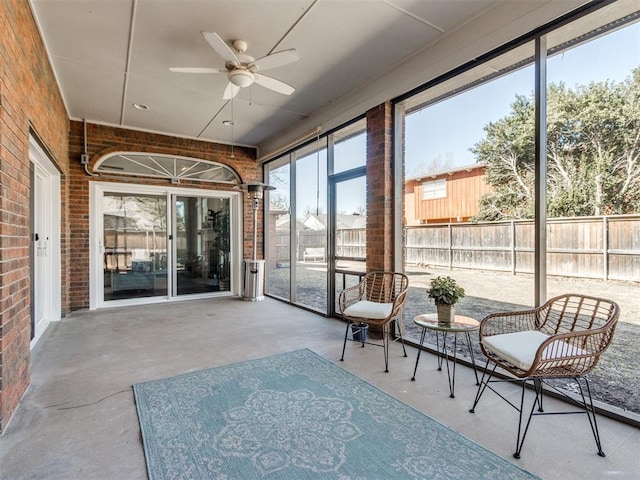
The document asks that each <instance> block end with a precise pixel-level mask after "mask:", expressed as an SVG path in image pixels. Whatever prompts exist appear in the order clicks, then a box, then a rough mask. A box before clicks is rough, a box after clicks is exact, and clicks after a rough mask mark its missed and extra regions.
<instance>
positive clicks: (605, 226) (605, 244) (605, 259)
mask: <svg viewBox="0 0 640 480" xmlns="http://www.w3.org/2000/svg"><path fill="white" fill-rule="evenodd" d="M602 279H603V280H604V281H605V282H606V281H607V280H609V217H607V216H606V215H604V216H603V217H602Z"/></svg>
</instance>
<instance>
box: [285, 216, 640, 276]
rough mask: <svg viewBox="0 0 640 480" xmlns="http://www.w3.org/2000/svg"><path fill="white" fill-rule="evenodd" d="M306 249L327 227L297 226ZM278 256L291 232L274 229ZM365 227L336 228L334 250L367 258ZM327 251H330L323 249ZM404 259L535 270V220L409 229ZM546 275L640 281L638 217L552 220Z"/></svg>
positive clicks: (300, 248)
mask: <svg viewBox="0 0 640 480" xmlns="http://www.w3.org/2000/svg"><path fill="white" fill-rule="evenodd" d="M296 234H297V238H298V242H297V255H296V256H297V260H302V259H303V254H304V251H305V248H307V247H312V248H317V247H324V248H325V249H326V242H327V232H326V230H299V231H298V232H297V233H296ZM276 245H277V253H276V255H277V259H278V260H284V259H288V258H289V231H288V230H277V231H276ZM365 245H366V232H365V229H348V230H339V231H338V232H336V254H337V255H338V256H343V257H360V258H364V257H365V256H366V248H365ZM325 251H326V250H325ZM405 261H406V262H407V263H410V264H423V265H432V266H442V267H449V268H471V269H479V270H496V271H505V272H512V273H514V274H515V273H533V265H534V223H533V220H517V221H516V220H514V221H507V222H488V223H446V224H431V225H420V226H416V227H405ZM547 274H549V275H560V276H572V277H583V278H598V279H604V280H632V281H640V215H615V216H613V215H612V216H599V217H576V218H561V219H550V220H548V221H547Z"/></svg>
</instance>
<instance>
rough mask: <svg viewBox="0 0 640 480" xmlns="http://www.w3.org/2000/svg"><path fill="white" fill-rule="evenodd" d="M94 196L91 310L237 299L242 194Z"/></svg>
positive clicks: (105, 192)
mask: <svg viewBox="0 0 640 480" xmlns="http://www.w3.org/2000/svg"><path fill="white" fill-rule="evenodd" d="M92 189H93V190H95V192H93V194H92V196H93V198H94V200H95V208H94V209H93V210H94V214H93V216H92V218H93V223H95V225H94V226H92V229H91V231H92V238H93V239H94V240H93V241H92V245H94V246H95V247H94V248H95V253H94V254H93V255H92V259H93V261H92V275H91V277H92V299H91V305H92V308H96V307H98V306H102V305H105V304H109V305H117V304H134V303H147V302H154V301H162V300H168V299H171V298H175V297H182V296H188V295H216V294H230V293H233V294H239V280H238V279H239V278H240V268H241V267H240V251H241V248H240V245H239V239H241V235H240V234H239V232H238V231H237V230H238V228H239V225H240V223H241V222H240V221H239V212H240V201H241V197H240V194H239V193H236V192H207V194H208V195H202V193H203V191H202V190H186V189H178V188H173V189H170V190H169V191H167V190H166V189H162V190H164V191H161V189H159V188H157V187H140V186H129V187H127V186H126V185H119V186H118V188H115V187H114V185H113V184H111V185H109V184H105V185H104V186H103V185H99V184H96V185H94V186H93V187H92ZM118 190H121V191H118ZM183 192H184V193H183ZM93 272H95V273H93ZM98 272H99V273H98Z"/></svg>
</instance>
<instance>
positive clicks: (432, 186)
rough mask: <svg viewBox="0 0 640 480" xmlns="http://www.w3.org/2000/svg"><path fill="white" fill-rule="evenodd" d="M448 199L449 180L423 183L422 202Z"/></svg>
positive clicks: (442, 179) (441, 179) (443, 179)
mask: <svg viewBox="0 0 640 480" xmlns="http://www.w3.org/2000/svg"><path fill="white" fill-rule="evenodd" d="M438 198H447V179H446V178H440V179H438V180H430V181H428V182H423V183H422V200H436V199H438Z"/></svg>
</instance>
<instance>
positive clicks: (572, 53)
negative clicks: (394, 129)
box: [296, 23, 640, 218]
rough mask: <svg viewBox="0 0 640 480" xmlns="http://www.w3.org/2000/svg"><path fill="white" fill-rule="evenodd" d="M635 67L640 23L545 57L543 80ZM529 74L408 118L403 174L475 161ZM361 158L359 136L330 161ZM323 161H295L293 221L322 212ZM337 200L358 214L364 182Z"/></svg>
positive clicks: (615, 77)
mask: <svg viewBox="0 0 640 480" xmlns="http://www.w3.org/2000/svg"><path fill="white" fill-rule="evenodd" d="M639 66H640V23H635V24H633V25H631V26H628V27H625V28H623V29H620V30H618V31H616V32H613V33H610V34H608V35H605V36H603V37H601V38H597V39H595V40H592V41H590V42H588V43H586V44H583V45H580V46H578V47H575V48H573V49H571V50H568V51H565V52H563V53H562V54H559V55H556V56H554V57H551V58H549V59H548V62H547V79H548V82H549V83H552V82H553V83H557V82H560V81H562V82H564V83H565V85H566V86H567V87H575V86H576V85H586V84H589V83H590V82H601V81H605V80H612V81H615V82H621V81H623V80H624V79H626V78H627V77H628V76H629V75H630V73H631V71H632V70H633V68H637V67H639ZM533 74H534V71H533V66H529V67H526V68H523V69H521V70H518V71H516V72H513V73H511V74H509V75H506V76H504V77H502V78H500V79H497V80H494V81H492V82H489V83H487V84H484V85H481V86H479V87H476V88H474V89H471V90H468V91H466V92H464V93H462V94H459V95H457V96H455V97H452V98H448V99H447V100H445V101H442V102H440V103H438V104H436V105H433V106H431V107H428V108H425V109H423V110H421V111H419V112H416V113H413V114H411V115H408V116H407V118H406V145H405V161H406V165H405V172H406V176H407V177H408V178H411V177H416V176H420V174H422V173H424V170H425V168H428V166H429V165H430V164H431V162H432V160H433V159H436V158H438V157H440V158H443V159H448V162H449V164H448V165H447V167H448V168H456V167H461V166H466V165H471V164H473V163H475V158H474V156H473V154H472V153H471V152H470V151H469V148H471V147H472V146H473V145H474V144H475V143H477V142H478V141H480V140H481V139H482V138H483V137H484V130H483V127H484V126H485V125H487V124H488V123H489V122H490V121H495V120H498V119H500V118H503V117H505V116H506V115H508V114H509V111H510V106H511V104H512V103H513V101H514V100H515V98H516V94H520V95H531V94H532V93H533V88H534V84H533ZM364 155H366V145H365V138H364V136H361V137H356V138H355V139H353V140H349V141H347V142H344V143H343V144H342V146H341V149H340V151H339V152H338V151H336V163H338V162H340V158H344V159H350V160H349V164H348V167H349V168H352V167H353V166H356V165H357V164H358V160H357V159H361V160H362V164H364ZM324 159H325V155H324V154H321V155H320V157H319V158H318V157H317V156H316V154H315V153H314V154H312V155H310V156H309V157H308V158H306V159H305V160H304V161H301V162H298V163H297V166H296V168H297V176H298V191H297V195H296V198H297V207H298V214H297V217H298V218H302V217H303V215H302V212H303V211H308V210H312V211H315V209H316V206H318V208H319V211H320V213H326V212H327V208H326V198H327V190H326V182H324V181H321V182H319V183H318V182H316V179H317V162H316V161H317V160H320V164H322V163H323V161H324ZM353 159H356V161H354V160H353ZM320 168H321V170H320V178H322V179H324V178H326V170H323V169H322V167H320ZM318 185H319V187H320V190H319V195H318V194H317V191H318V189H317V186H318ZM338 196H339V198H338V213H353V212H357V211H361V210H362V209H363V208H364V205H365V190H364V182H360V183H358V182H351V183H350V184H345V185H344V186H343V187H341V188H340V189H339V191H338Z"/></svg>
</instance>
